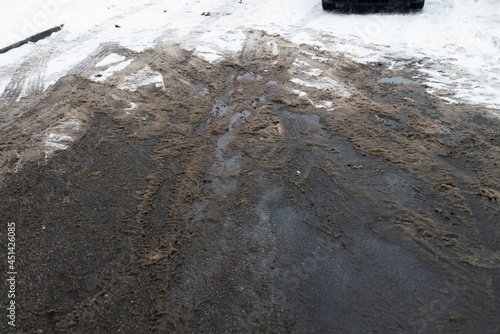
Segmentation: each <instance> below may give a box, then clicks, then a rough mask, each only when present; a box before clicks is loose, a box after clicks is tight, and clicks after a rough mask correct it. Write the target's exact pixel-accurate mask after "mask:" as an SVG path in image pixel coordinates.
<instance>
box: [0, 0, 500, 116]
mask: <svg viewBox="0 0 500 334" xmlns="http://www.w3.org/2000/svg"><path fill="white" fill-rule="evenodd" d="M203 12H205V13H207V12H210V15H209V16H202V15H201V14H202V13H203ZM59 24H65V26H64V29H63V30H62V31H60V32H58V33H55V34H53V35H52V36H51V37H50V38H48V39H47V41H48V42H47V43H50V44H46V45H45V46H44V45H42V44H39V43H34V44H29V45H25V46H23V47H21V48H18V49H16V50H12V51H9V52H7V53H5V54H1V55H0V89H1V90H2V91H3V89H4V88H5V87H6V86H7V84H8V82H9V80H10V78H11V77H12V76H13V74H14V72H15V71H16V69H17V68H18V66H19V65H20V63H22V62H23V61H25V60H26V59H27V57H30V56H31V55H33V54H35V53H40V54H41V56H43V57H46V58H47V63H46V64H44V65H43V66H45V68H44V69H43V71H42V72H43V80H44V83H45V87H47V86H48V85H50V84H53V83H54V82H55V81H56V80H57V79H59V78H60V77H62V76H63V75H65V74H67V73H68V71H69V70H70V69H72V68H73V67H74V66H75V65H77V64H78V63H79V62H81V61H82V60H83V59H85V58H86V57H88V56H89V55H90V54H91V53H92V52H94V51H95V50H96V49H97V48H98V47H99V45H100V44H102V43H109V42H113V43H118V44H119V45H121V46H123V47H125V48H130V49H132V50H134V51H142V50H144V49H146V48H148V47H152V46H154V45H156V44H157V43H178V44H180V45H181V46H183V47H184V48H186V49H188V50H193V51H195V52H196V53H197V54H199V55H200V56H201V57H203V58H204V59H206V60H207V61H210V62H217V61H220V60H221V59H222V58H223V57H224V56H225V55H227V54H229V55H231V54H234V53H236V52H238V51H239V50H240V49H241V48H242V47H243V45H244V41H245V38H246V35H245V32H247V31H249V30H253V31H266V32H267V33H268V34H270V35H273V34H279V35H280V36H282V37H284V38H286V39H288V40H290V41H292V42H294V43H297V44H307V45H311V46H313V47H314V48H315V49H317V50H329V51H338V52H342V53H345V54H346V55H347V56H349V57H351V58H352V59H354V60H356V61H360V62H373V61H377V62H379V61H380V62H385V63H387V64H392V65H393V66H394V67H395V68H399V67H404V66H408V64H410V63H412V64H417V66H418V68H419V73H420V77H419V81H423V82H424V83H426V84H427V85H428V86H429V87H430V88H429V91H431V92H432V93H434V94H437V95H438V96H440V97H442V98H444V99H446V100H448V101H452V102H453V101H456V102H470V103H478V104H482V105H485V106H488V107H491V108H497V109H500V29H499V24H500V1H498V0H427V1H426V6H425V8H424V10H423V11H422V12H414V13H378V14H346V13H340V12H335V11H333V12H325V11H323V10H322V8H321V0H274V1H267V0H251V1H250V0H243V1H242V3H239V1H237V0H213V1H200V0H195V1H189V2H183V1H174V0H162V1H160V0H123V1H120V2H117V1H115V0H87V1H77V0H18V1H4V2H3V3H2V4H0V29H1V31H2V34H1V35H0V48H2V47H5V46H7V45H9V44H12V43H14V42H17V41H19V40H21V39H23V38H26V37H28V36H30V35H33V34H34V33H37V32H40V31H42V30H45V29H48V28H52V27H54V26H57V25H59ZM116 25H118V26H119V27H115V26H116ZM267 47H270V49H271V52H272V53H274V54H275V55H277V54H278V52H279V46H278V45H277V44H272V42H271V45H268V46H267ZM116 56H118V55H116ZM116 56H113V57H115V58H109V59H107V60H106V59H105V60H106V62H104V63H102V64H101V63H99V64H98V65H99V66H108V65H116V64H118V63H120V61H124V59H123V58H119V57H116ZM413 66H415V65H413ZM38 70H41V69H38ZM311 74H312V73H311ZM150 78H151V79H150V80H153V82H155V83H157V84H158V85H160V86H161V84H162V83H163V80H161V83H160V80H159V79H160V77H159V76H157V75H153V76H150ZM129 79H130V80H136V79H137V80H139V81H141V80H142V81H141V82H142V83H141V84H143V83H144V78H141V77H140V76H138V77H131V78H129ZM146 81H147V80H146ZM127 85H128V86H127ZM139 85H140V84H139ZM125 86H127V87H129V88H131V89H133V87H136V86H137V83H134V82H128V83H126V84H124V86H123V87H125ZM0 94H1V91H0Z"/></svg>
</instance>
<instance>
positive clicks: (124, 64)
mask: <svg viewBox="0 0 500 334" xmlns="http://www.w3.org/2000/svg"><path fill="white" fill-rule="evenodd" d="M104 60H106V59H104ZM107 61H109V60H106V62H107ZM132 61H133V60H132V59H129V60H126V61H122V62H120V63H118V64H116V65H114V66H111V67H109V68H107V69H106V70H105V71H103V72H100V73H98V75H92V76H91V77H90V79H91V80H93V81H95V82H103V81H106V79H108V78H109V77H110V76H112V75H113V74H114V73H115V72H118V71H121V70H123V69H125V68H127V66H128V65H130V64H131V63H132ZM106 62H105V63H106Z"/></svg>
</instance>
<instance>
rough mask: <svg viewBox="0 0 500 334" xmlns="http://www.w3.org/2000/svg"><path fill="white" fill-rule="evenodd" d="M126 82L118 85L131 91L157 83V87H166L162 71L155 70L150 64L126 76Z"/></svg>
mask: <svg viewBox="0 0 500 334" xmlns="http://www.w3.org/2000/svg"><path fill="white" fill-rule="evenodd" d="M125 80H126V81H125V82H122V83H120V84H119V85H118V88H120V89H123V90H129V91H132V92H133V91H136V90H137V88H138V87H141V86H147V85H150V84H155V87H156V88H161V89H163V88H165V84H164V82H163V76H162V75H161V73H160V72H157V71H153V70H152V69H151V68H150V67H149V66H145V67H144V68H143V69H141V70H139V71H137V72H136V73H134V74H132V75H130V76H128V77H126V78H125Z"/></svg>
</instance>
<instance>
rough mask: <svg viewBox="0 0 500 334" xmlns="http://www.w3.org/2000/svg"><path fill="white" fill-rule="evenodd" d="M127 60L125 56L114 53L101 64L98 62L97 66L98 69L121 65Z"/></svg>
mask: <svg viewBox="0 0 500 334" xmlns="http://www.w3.org/2000/svg"><path fill="white" fill-rule="evenodd" d="M126 59H127V58H126V57H125V56H121V55H117V54H116V53H112V54H110V55H109V56H107V57H106V58H104V59H103V60H101V61H100V62H98V63H97V64H96V65H95V66H96V67H101V66H108V65H112V64H116V63H121V62H123V61H125V60H126Z"/></svg>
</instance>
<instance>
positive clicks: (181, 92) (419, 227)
mask: <svg viewBox="0 0 500 334" xmlns="http://www.w3.org/2000/svg"><path fill="white" fill-rule="evenodd" d="M277 38H278V37H274V36H268V35H266V34H264V33H261V32H250V33H248V36H247V41H246V43H245V45H244V47H243V49H242V51H241V52H240V53H239V54H238V55H236V56H232V57H227V58H226V59H225V60H223V61H221V62H219V63H215V64H213V63H212V64H211V63H207V62H205V61H204V60H202V59H200V58H199V57H197V56H195V55H193V54H192V53H190V52H188V51H185V50H182V49H181V48H180V47H178V46H176V45H159V46H157V47H156V48H154V49H149V50H146V51H144V52H142V53H135V52H133V51H131V50H127V49H123V48H120V47H118V46H116V45H113V44H105V45H103V46H102V47H101V48H100V49H99V50H96V51H95V52H94V53H93V54H92V55H91V56H89V57H88V59H86V60H85V61H83V62H82V63H81V64H79V65H78V66H77V67H76V68H75V69H73V70H72V71H71V72H70V73H69V74H68V75H67V76H65V77H63V78H62V79H60V80H59V81H58V82H57V83H56V84H55V85H53V86H51V87H50V88H48V89H47V90H46V91H45V92H41V91H36V90H34V91H33V92H32V94H31V95H30V96H29V97H27V98H23V99H21V100H20V101H19V102H16V99H17V97H18V96H19V92H16V90H15V87H16V85H15V83H13V84H12V85H10V86H9V87H12V90H10V91H7V92H6V93H4V95H3V96H2V105H1V123H0V126H1V129H0V137H1V139H0V143H1V144H0V148H1V149H0V154H1V160H0V182H1V183H0V196H1V204H0V210H1V211H0V212H1V215H2V220H3V222H2V224H3V226H4V227H3V228H4V230H5V231H4V232H5V233H4V234H6V233H7V232H6V231H7V230H6V229H7V227H6V226H7V223H10V222H14V223H15V226H16V242H17V244H16V267H17V268H16V269H17V271H18V276H17V282H16V284H17V285H16V307H17V310H16V312H17V313H16V328H15V329H12V328H11V327H10V326H9V325H8V322H7V319H4V321H2V327H1V328H2V329H1V332H2V333H7V332H18V333H36V332H40V333H56V332H61V333H167V332H168V333H257V332H258V333H285V332H292V333H334V332H338V333H360V332H364V333H366V332H369V331H374V332H385V333H406V332H408V333H417V332H418V333H435V332H441V333H452V332H453V333H457V332H477V333H498V331H499V330H500V320H499V319H500V317H499V303H500V273H499V271H500V269H499V265H500V242H499V240H500V232H499V231H500V228H499V222H500V194H499V192H498V190H499V189H500V184H499V182H500V172H499V171H500V168H499V163H500V159H499V157H500V121H499V120H498V118H495V117H493V116H491V114H490V112H489V111H488V110H486V109H484V108H482V107H479V106H471V105H465V104H447V103H445V102H444V101H442V100H440V99H438V98H436V97H433V96H431V95H429V94H428V93H427V92H426V89H425V87H423V86H422V84H420V83H418V82H410V81H409V82H404V83H395V82H392V81H391V80H387V79H383V78H397V77H401V78H412V77H413V75H414V72H413V67H414V65H418V64H412V63H411V62H409V63H408V66H407V67H406V68H405V69H401V70H398V71H394V70H392V71H390V70H389V69H387V68H386V66H385V65H382V64H368V65H360V64H357V63H354V62H352V61H350V60H348V59H345V58H343V57H342V56H340V55H336V54H329V53H326V52H321V51H318V50H316V49H314V48H311V47H308V46H297V45H293V44H291V43H289V42H287V41H285V40H280V48H279V50H276V49H275V48H273V47H272V43H270V41H271V40H272V39H274V40H276V39H277ZM111 53H117V54H120V55H125V56H126V57H128V58H133V59H134V61H133V63H132V64H131V65H130V66H129V67H127V68H126V69H124V70H122V71H120V72H117V73H116V74H115V75H113V76H112V77H110V78H109V79H108V80H106V81H104V82H102V83H98V82H94V81H92V80H90V79H89V78H90V77H91V76H92V75H94V73H95V65H96V64H97V63H98V62H99V61H100V60H102V59H103V58H104V57H106V56H107V55H109V54H111ZM145 66H149V68H150V69H151V70H154V71H157V72H159V73H161V75H162V77H163V80H164V87H158V86H157V85H154V84H150V85H145V86H142V87H138V88H137V89H136V90H133V91H131V90H124V89H120V87H119V85H120V83H121V82H123V81H124V80H125V79H124V78H126V77H128V76H130V75H133V74H134V73H135V72H137V71H139V70H141V69H142V68H144V67H145ZM312 69H316V70H312ZM317 69H319V71H318V70H317ZM13 80H16V78H14V79H13ZM396 81H397V80H396ZM311 83H315V84H311ZM321 83H324V85H323V86H321ZM318 87H320V88H318ZM132 106H134V107H132ZM57 131H59V132H57ZM54 133H61V135H60V136H59V137H58V138H59V139H60V142H59V145H61V146H58V145H55V144H54V138H52V137H51V138H49V136H48V134H54ZM63 133H64V135H63ZM61 136H69V137H68V138H71V142H67V143H66V144H64V145H63V144H61V143H62V142H63V140H64V138H66V137H61ZM61 138H62V139H61ZM50 140H52V142H50ZM50 143H52V144H50ZM63 148H64V149H63ZM4 239H5V238H4ZM6 242H7V239H6V240H3V239H2V245H3V246H2V252H4V253H5V254H4V259H6V258H7V246H6ZM2 263H3V266H6V265H7V261H6V260H5V261H3V262H2ZM4 269H5V270H3V272H4V273H6V272H7V269H8V268H4ZM8 284H9V283H8V282H7V281H6V280H5V279H4V280H3V287H2V291H3V292H5V293H6V292H7V291H8V289H9V287H8ZM3 292H2V293H3ZM2 300H3V301H4V302H5V300H6V298H2ZM6 313H7V311H5V310H4V314H6Z"/></svg>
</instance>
